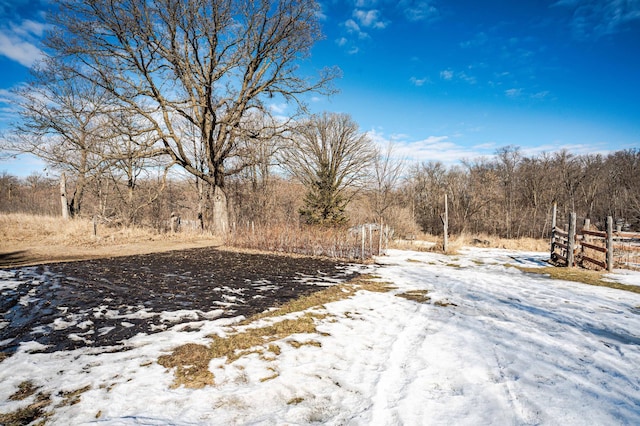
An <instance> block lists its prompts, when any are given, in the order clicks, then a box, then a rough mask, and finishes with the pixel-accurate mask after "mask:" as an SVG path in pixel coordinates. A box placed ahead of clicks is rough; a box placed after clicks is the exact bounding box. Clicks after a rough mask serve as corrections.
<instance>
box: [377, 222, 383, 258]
mask: <svg viewBox="0 0 640 426" xmlns="http://www.w3.org/2000/svg"><path fill="white" fill-rule="evenodd" d="M383 230H384V221H383V220H382V218H380V228H379V229H378V256H380V255H382V233H383Z"/></svg>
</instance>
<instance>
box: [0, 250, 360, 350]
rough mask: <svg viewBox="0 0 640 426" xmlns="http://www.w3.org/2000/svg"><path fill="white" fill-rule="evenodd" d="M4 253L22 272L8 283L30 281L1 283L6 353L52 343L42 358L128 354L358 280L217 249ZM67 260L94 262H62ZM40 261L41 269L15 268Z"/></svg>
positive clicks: (0, 326)
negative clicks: (156, 338) (144, 340)
mask: <svg viewBox="0 0 640 426" xmlns="http://www.w3.org/2000/svg"><path fill="white" fill-rule="evenodd" d="M170 244H172V246H173V247H175V246H176V243H175V242H170ZM189 244H194V243H189ZM209 244H210V242H209ZM127 246H128V247H126V248H122V250H121V251H120V252H118V247H115V246H111V247H107V248H106V249H107V250H110V251H111V253H112V254H113V253H114V252H118V254H127V252H129V251H135V249H136V248H135V247H132V246H131V245H130V244H129V245H127ZM3 248H5V250H4V254H3V255H2V256H1V259H2V262H3V263H2V265H3V266H4V267H5V270H6V271H8V272H7V273H5V275H7V274H8V275H13V278H12V277H10V276H9V277H6V278H4V279H5V280H7V279H8V280H19V281H20V282H21V284H20V285H19V286H17V288H11V286H9V287H6V288H2V287H1V286H0V352H4V353H5V354H10V353H13V352H14V351H15V350H16V349H17V347H18V345H19V344H20V343H23V342H38V343H40V344H41V345H44V346H41V347H40V348H39V349H37V351H40V352H54V351H59V350H72V349H75V348H80V347H87V346H91V347H96V348H100V350H101V351H106V350H123V349H126V345H125V343H123V341H124V340H126V339H129V338H131V337H133V336H135V335H137V334H139V333H146V334H150V333H155V332H160V331H163V330H167V329H170V328H180V327H184V328H186V329H189V328H190V329H194V328H198V327H199V326H200V325H199V322H201V321H203V320H206V319H213V318H222V317H235V316H239V315H242V316H245V317H248V316H251V315H253V314H256V313H259V312H262V311H265V310H267V309H269V308H273V307H277V306H279V305H281V304H282V303H285V302H287V301H289V300H291V299H294V298H298V297H300V296H302V295H307V294H310V293H313V292H315V291H318V290H320V289H322V288H323V287H322V286H321V285H326V284H327V282H331V281H335V282H338V281H344V280H346V279H349V278H351V277H353V276H355V275H356V273H354V272H353V270H354V269H353V268H350V267H348V265H347V264H345V263H341V262H336V261H332V260H327V259H319V258H309V257H290V256H280V255H270V254H258V253H246V252H245V253H240V252H233V251H227V250H220V249H217V248H214V247H196V248H188V249H184V250H173V251H164V252H152V253H149V252H147V253H144V254H136V255H131V256H119V257H109V258H97V257H101V254H102V253H101V252H98V251H95V252H86V249H85V252H83V251H82V249H78V252H72V251H64V252H62V251H61V252H59V253H57V254H56V255H54V256H51V255H47V254H43V256H45V258H42V259H40V258H39V257H38V255H37V253H38V252H37V251H33V250H32V251H26V252H25V253H21V252H20V251H19V250H14V251H11V250H9V251H7V250H6V247H3ZM138 250H140V248H138ZM146 250H147V251H149V250H155V251H160V250H161V247H159V246H155V247H153V248H150V247H146ZM63 259H65V260H66V259H88V260H80V261H74V262H59V260H63ZM56 260H58V262H55V261H56ZM51 261H54V262H53V263H47V262H51ZM34 263H39V264H37V265H34V266H18V267H16V266H15V265H26V264H30V265H33V264H34ZM9 265H11V266H10V268H6V267H7V266H9ZM318 284H321V285H318Z"/></svg>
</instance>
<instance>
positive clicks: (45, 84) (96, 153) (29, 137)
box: [3, 60, 109, 217]
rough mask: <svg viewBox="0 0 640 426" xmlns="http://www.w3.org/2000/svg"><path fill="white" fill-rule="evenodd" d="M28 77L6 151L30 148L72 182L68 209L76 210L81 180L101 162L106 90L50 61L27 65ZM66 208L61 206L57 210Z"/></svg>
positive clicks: (101, 165) (101, 166)
mask: <svg viewBox="0 0 640 426" xmlns="http://www.w3.org/2000/svg"><path fill="white" fill-rule="evenodd" d="M33 76H34V79H33V81H32V82H30V83H29V84H28V85H26V86H24V87H22V88H20V89H19V90H18V91H17V95H18V100H19V101H18V102H19V105H18V106H19V108H20V121H19V122H17V123H15V124H14V125H13V128H12V129H11V132H10V133H9V135H8V136H7V138H6V139H5V140H4V141H3V145H5V146H4V148H5V149H6V150H8V151H13V152H22V153H30V154H33V155H35V156H37V157H40V158H41V159H43V160H45V162H46V163H47V164H48V165H49V166H50V167H51V168H52V169H54V170H59V171H61V172H62V180H63V181H64V180H65V172H66V173H67V174H68V175H69V176H70V177H71V178H72V180H73V182H74V184H75V185H74V190H73V193H72V195H71V196H70V197H68V201H67V203H68V207H67V208H68V213H69V215H70V216H71V217H73V216H75V215H78V214H80V211H81V207H82V201H83V197H84V193H85V189H86V187H87V185H88V184H89V183H90V182H91V180H92V179H93V178H94V177H95V176H96V175H97V174H100V173H101V172H102V171H103V170H104V168H105V167H106V163H105V159H104V156H103V155H102V154H103V149H104V142H105V137H104V136H105V135H106V134H107V133H108V132H109V131H108V126H109V120H108V118H107V117H106V113H107V111H108V108H109V94H108V93H107V92H105V91H104V90H102V89H101V88H99V87H97V86H94V85H91V84H89V83H87V82H86V81H83V80H80V79H78V78H75V77H74V76H73V75H71V74H69V73H65V72H63V70H61V68H60V67H59V63H58V62H56V61H53V60H48V61H45V62H43V63H42V64H41V65H40V66H39V67H38V68H35V69H34V70H33ZM65 213H67V212H64V211H63V215H64V214H65Z"/></svg>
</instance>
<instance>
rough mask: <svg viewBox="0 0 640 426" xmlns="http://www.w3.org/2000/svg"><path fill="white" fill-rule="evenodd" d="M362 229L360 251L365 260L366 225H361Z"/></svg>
mask: <svg viewBox="0 0 640 426" xmlns="http://www.w3.org/2000/svg"><path fill="white" fill-rule="evenodd" d="M360 231H362V236H361V251H360V253H361V254H362V260H364V225H362V226H361V227H360Z"/></svg>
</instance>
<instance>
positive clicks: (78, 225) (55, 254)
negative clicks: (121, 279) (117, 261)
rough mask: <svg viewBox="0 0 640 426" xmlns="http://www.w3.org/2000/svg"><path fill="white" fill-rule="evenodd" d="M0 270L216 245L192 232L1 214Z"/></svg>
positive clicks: (83, 219)
mask: <svg viewBox="0 0 640 426" xmlns="http://www.w3.org/2000/svg"><path fill="white" fill-rule="evenodd" d="M0 241H2V243H1V245H0V267H12V266H26V265H33V264H40V263H49V262H59V261H70V260H82V259H93V258H100V257H111V256H126V255H133V254H142V253H154V252H160V251H167V250H178V249H186V248H194V247H206V246H212V245H219V244H221V243H222V241H221V240H220V239H216V238H214V237H212V236H210V235H203V234H197V233H187V232H180V233H175V234H174V233H158V232H155V231H153V230H151V229H147V228H136V227H128V228H122V227H109V226H107V225H104V224H99V225H98V233H97V236H94V235H93V222H92V221H91V220H89V219H85V218H76V219H73V220H63V219H62V218H61V217H51V216H36V215H27V214H0Z"/></svg>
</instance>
